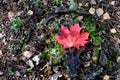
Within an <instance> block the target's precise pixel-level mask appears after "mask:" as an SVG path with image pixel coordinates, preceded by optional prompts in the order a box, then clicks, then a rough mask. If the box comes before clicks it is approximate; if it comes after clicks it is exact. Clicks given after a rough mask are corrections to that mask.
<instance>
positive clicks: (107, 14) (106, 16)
mask: <svg viewBox="0 0 120 80" xmlns="http://www.w3.org/2000/svg"><path fill="white" fill-rule="evenodd" d="M103 19H105V20H106V19H110V15H109V13H108V12H106V13H105V14H103Z"/></svg>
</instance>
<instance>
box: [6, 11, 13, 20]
mask: <svg viewBox="0 0 120 80" xmlns="http://www.w3.org/2000/svg"><path fill="white" fill-rule="evenodd" d="M14 15H15V14H14V13H13V12H12V11H10V12H8V18H9V19H10V20H11V19H13V17H14Z"/></svg>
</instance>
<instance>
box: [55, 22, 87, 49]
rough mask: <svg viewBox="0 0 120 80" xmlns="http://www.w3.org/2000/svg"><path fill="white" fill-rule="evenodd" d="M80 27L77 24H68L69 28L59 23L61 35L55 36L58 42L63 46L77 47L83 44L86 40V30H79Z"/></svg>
mask: <svg viewBox="0 0 120 80" xmlns="http://www.w3.org/2000/svg"><path fill="white" fill-rule="evenodd" d="M81 29H82V28H81V27H80V26H79V24H74V25H71V26H70V30H69V29H68V28H67V27H66V26H63V25H61V28H60V32H61V35H58V36H55V38H56V40H57V41H58V43H59V44H62V45H63V46H64V48H70V47H75V48H77V49H79V47H80V46H84V45H85V44H86V43H87V42H88V41H87V40H88V36H89V33H88V32H81V33H80V31H81Z"/></svg>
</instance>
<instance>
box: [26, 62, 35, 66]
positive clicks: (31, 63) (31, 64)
mask: <svg viewBox="0 0 120 80" xmlns="http://www.w3.org/2000/svg"><path fill="white" fill-rule="evenodd" d="M26 64H27V65H29V66H30V67H34V64H33V62H32V60H28V61H27V62H26Z"/></svg>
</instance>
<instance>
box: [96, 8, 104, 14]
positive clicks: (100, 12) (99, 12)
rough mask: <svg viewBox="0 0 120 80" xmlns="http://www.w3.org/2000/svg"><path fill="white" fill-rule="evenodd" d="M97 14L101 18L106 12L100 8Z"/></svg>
mask: <svg viewBox="0 0 120 80" xmlns="http://www.w3.org/2000/svg"><path fill="white" fill-rule="evenodd" d="M96 13H97V15H98V16H101V15H103V13H104V11H103V9H102V8H98V9H96Z"/></svg>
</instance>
